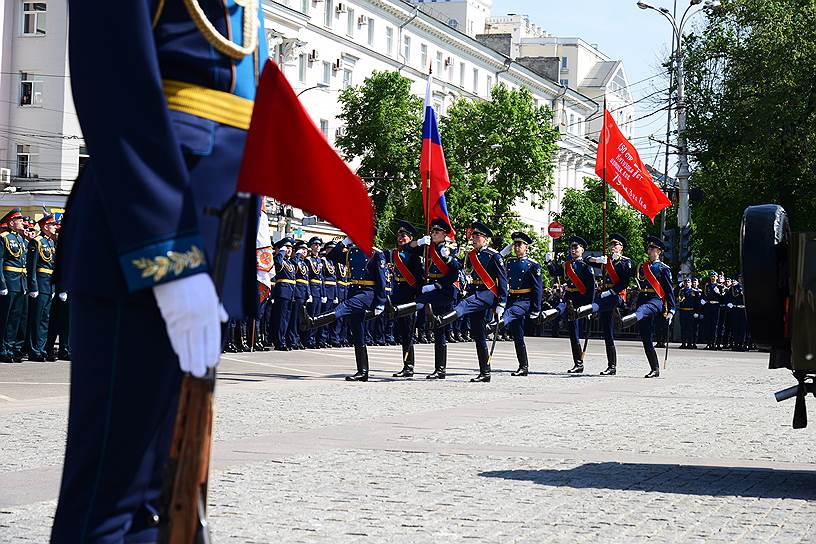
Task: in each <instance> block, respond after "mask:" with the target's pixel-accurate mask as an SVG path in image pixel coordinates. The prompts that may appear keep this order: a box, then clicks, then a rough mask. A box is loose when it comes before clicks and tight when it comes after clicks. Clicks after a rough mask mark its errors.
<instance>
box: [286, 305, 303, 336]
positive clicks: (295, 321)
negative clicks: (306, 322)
mask: <svg viewBox="0 0 816 544" xmlns="http://www.w3.org/2000/svg"><path fill="white" fill-rule="evenodd" d="M305 304H306V299H301V298H295V299H292V313H291V315H290V316H289V328H288V329H287V330H286V345H287V346H291V347H294V346H297V345H298V344H300V343H301V340H300V308H301V307H302V306H304V305H305Z"/></svg>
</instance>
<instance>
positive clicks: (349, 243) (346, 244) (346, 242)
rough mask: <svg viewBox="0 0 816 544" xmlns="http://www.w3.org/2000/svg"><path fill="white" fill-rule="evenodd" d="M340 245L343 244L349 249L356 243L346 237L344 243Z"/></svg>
mask: <svg viewBox="0 0 816 544" xmlns="http://www.w3.org/2000/svg"><path fill="white" fill-rule="evenodd" d="M340 243H341V244H343V245H344V246H346V247H348V246H350V245H351V244H353V243H354V241H353V240H352V239H351V238H349V237H348V236H346V237H345V238H343V241H342V242H340Z"/></svg>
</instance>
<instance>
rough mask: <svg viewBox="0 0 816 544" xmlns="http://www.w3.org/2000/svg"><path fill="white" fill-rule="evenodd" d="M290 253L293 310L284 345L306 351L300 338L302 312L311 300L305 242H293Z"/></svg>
mask: <svg viewBox="0 0 816 544" xmlns="http://www.w3.org/2000/svg"><path fill="white" fill-rule="evenodd" d="M292 251H293V253H292V259H291V261H292V264H294V265H295V291H294V295H293V304H294V309H293V310H292V315H291V317H290V318H289V330H288V331H286V345H287V346H288V347H290V348H292V349H306V346H304V345H303V342H302V339H301V337H300V330H301V329H300V321H301V317H302V316H303V312H302V310H304V309H305V308H306V303H307V302H308V301H309V300H310V298H311V294H310V293H309V265H308V264H307V263H306V253H307V252H308V249H307V248H306V242H304V241H303V240H295V245H294V247H293V248H292Z"/></svg>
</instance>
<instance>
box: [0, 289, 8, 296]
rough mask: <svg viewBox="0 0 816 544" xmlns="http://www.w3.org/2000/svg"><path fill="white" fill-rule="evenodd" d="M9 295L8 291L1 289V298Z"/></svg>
mask: <svg viewBox="0 0 816 544" xmlns="http://www.w3.org/2000/svg"><path fill="white" fill-rule="evenodd" d="M6 295H8V289H0V296H6Z"/></svg>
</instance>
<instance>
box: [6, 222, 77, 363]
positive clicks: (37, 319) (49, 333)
mask: <svg viewBox="0 0 816 544" xmlns="http://www.w3.org/2000/svg"><path fill="white" fill-rule="evenodd" d="M38 228H39V235H38V234H37V229H38ZM59 228H60V224H59V222H58V221H57V220H56V218H55V216H54V215H53V214H50V213H48V214H46V215H45V216H44V217H42V218H41V219H40V220H39V221H34V220H33V219H32V218H30V217H28V216H24V215H23V213H22V210H21V209H20V208H14V209H12V210H11V211H9V212H8V213H7V214H6V215H5V216H4V217H3V218H2V219H0V229H2V231H3V232H2V233H0V271H1V272H0V363H19V362H22V361H23V359H28V360H29V361H35V362H45V361H57V360H58V359H62V360H66V361H67V360H70V359H71V351H70V344H69V340H68V327H69V325H68V322H69V319H68V294H67V293H66V292H64V291H62V290H60V289H59V287H58V286H57V285H55V282H54V263H55V260H56V252H57V238H58V233H59ZM57 338H59V348H58V349H56V348H55V346H56V344H57Z"/></svg>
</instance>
